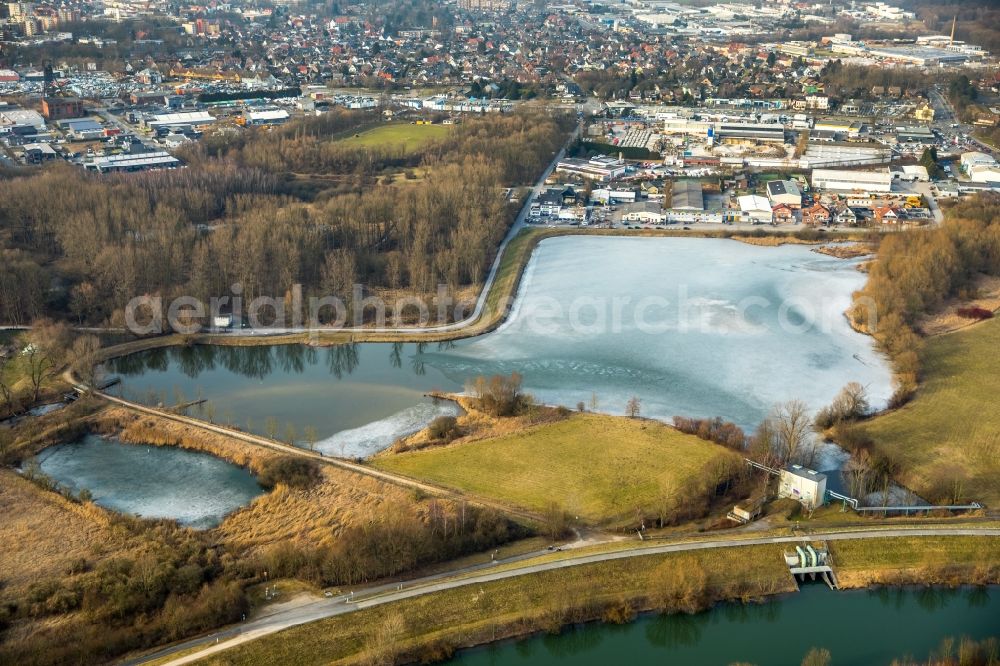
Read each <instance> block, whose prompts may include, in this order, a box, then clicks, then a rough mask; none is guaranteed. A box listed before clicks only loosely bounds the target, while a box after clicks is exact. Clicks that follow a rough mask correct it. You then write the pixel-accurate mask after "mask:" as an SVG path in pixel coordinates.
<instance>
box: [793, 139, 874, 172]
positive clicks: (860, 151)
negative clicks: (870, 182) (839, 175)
mask: <svg viewBox="0 0 1000 666" xmlns="http://www.w3.org/2000/svg"><path fill="white" fill-rule="evenodd" d="M891 159H892V149H891V148H889V147H888V146H885V145H883V144H881V143H874V142H864V143H854V142H822V141H813V140H811V137H810V141H809V143H808V144H807V145H806V150H805V153H804V154H803V155H802V157H801V158H800V159H799V164H800V165H801V167H802V168H804V169H819V168H823V167H835V166H874V165H877V164H886V163H888V162H889V161H890V160H891Z"/></svg>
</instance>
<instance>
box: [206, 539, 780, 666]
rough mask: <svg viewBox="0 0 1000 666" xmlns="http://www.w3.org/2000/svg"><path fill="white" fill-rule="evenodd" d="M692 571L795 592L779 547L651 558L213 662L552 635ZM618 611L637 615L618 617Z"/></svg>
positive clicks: (331, 624)
mask: <svg viewBox="0 0 1000 666" xmlns="http://www.w3.org/2000/svg"><path fill="white" fill-rule="evenodd" d="M694 571H698V572H704V574H705V588H706V590H705V591H706V598H711V599H723V598H754V597H759V596H762V595H766V594H775V593H779V592H786V591H791V590H793V589H794V586H793V582H792V579H791V576H790V575H789V573H788V569H787V568H786V566H785V564H784V561H783V560H782V558H781V548H780V547H778V546H752V547H748V548H745V549H739V550H736V549H733V550H728V551H703V552H698V553H675V554H670V555H650V556H645V557H636V558H631V559H627V560H619V561H612V562H606V563H601V564H593V565H585V566H578V567H571V568H567V569H561V570H555V571H548V572H544V573H540V574H535V575H532V576H521V577H517V578H511V579H507V580H502V581H497V582H493V583H487V584H483V585H477V586H473V587H471V588H458V589H454V590H447V591H444V592H440V593H435V594H431V595H426V596H423V597H417V598H414V599H408V600H406V601H402V602H399V603H395V604H388V605H386V606H383V607H376V608H371V609H367V610H363V611H359V612H357V613H352V614H350V615H346V616H341V617H334V618H330V619H327V620H322V621H320V622H316V623H313V624H308V625H303V626H300V627H293V628H291V629H289V630H286V631H283V632H280V633H278V634H275V635H273V636H269V637H266V638H264V639H262V640H258V641H254V642H251V643H247V644H244V645H242V646H239V647H237V648H234V649H232V650H228V651H226V652H224V653H222V654H220V655H218V656H217V657H215V658H210V659H209V660H207V663H212V664H232V665H237V664H239V665H250V664H271V663H286V664H292V663H294V664H327V663H331V662H335V661H337V663H382V662H380V661H378V660H377V659H375V657H376V656H377V655H385V654H386V653H388V654H394V655H404V656H405V657H406V658H407V659H409V660H411V661H422V660H423V659H424V658H428V657H431V656H436V657H437V658H438V659H440V658H441V657H444V656H446V655H447V653H448V651H450V649H451V648H454V647H457V646H465V645H473V644H477V643H482V642H485V641H489V640H493V639H500V638H504V637H507V636H516V635H523V634H525V633H530V632H532V631H537V630H546V629H548V630H555V629H556V628H558V627H559V626H562V625H563V624H565V623H567V622H576V621H582V620H585V619H609V620H612V621H614V620H615V619H619V618H620V619H628V618H630V617H631V616H632V614H634V610H635V609H643V608H651V607H658V606H661V605H662V603H663V602H662V601H659V600H657V599H656V598H655V597H656V596H657V595H658V594H664V593H669V588H670V587H671V586H672V585H674V584H675V583H676V580H677V578H676V577H674V576H671V573H675V572H686V573H692V572H694ZM668 605H669V602H668ZM621 608H629V609H630V611H631V613H626V614H625V616H624V617H620V616H617V615H613V613H614V610H615V609H621ZM609 610H610V613H609ZM389 628H391V629H392V631H388V629H389ZM419 644H424V645H427V644H430V647H424V648H420V647H417V646H418V645H419ZM345 658H347V659H346V661H345V662H340V661H338V660H341V659H345ZM385 663H391V662H389V661H388V660H387V661H386V662H385Z"/></svg>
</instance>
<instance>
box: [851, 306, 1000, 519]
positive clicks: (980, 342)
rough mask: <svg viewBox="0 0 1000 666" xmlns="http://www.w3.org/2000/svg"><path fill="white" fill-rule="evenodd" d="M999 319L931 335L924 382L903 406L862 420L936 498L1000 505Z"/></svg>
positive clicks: (907, 477) (912, 481)
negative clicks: (911, 398)
mask: <svg viewBox="0 0 1000 666" xmlns="http://www.w3.org/2000/svg"><path fill="white" fill-rule="evenodd" d="M997 349H1000V319H997V318H994V319H990V320H989V321H985V322H983V323H981V324H977V325H975V326H972V327H970V328H966V329H963V330H961V331H957V332H954V333H949V334H946V335H940V336H936V337H932V338H930V339H929V340H928V341H927V345H926V348H925V350H924V359H923V360H924V381H923V384H922V386H921V387H920V390H919V391H918V392H917V395H916V397H915V398H914V399H913V401H911V402H910V403H909V404H907V405H906V406H905V407H903V408H902V409H899V410H897V411H894V412H890V413H888V414H885V415H884V416H879V417H877V418H875V419H874V420H872V421H870V422H869V423H867V424H865V431H866V432H867V433H868V435H869V436H870V437H871V438H872V440H874V445H875V447H876V449H878V450H880V451H883V452H885V453H886V454H887V455H889V456H890V457H891V458H892V459H893V460H896V461H898V462H899V464H900V466H901V469H902V471H901V473H900V477H901V480H902V482H903V483H904V484H906V485H907V486H909V487H910V488H912V489H913V490H914V491H915V492H916V493H917V494H919V495H921V496H924V497H927V498H928V499H932V500H935V501H942V500H948V501H951V500H954V499H955V498H956V495H957V497H958V499H960V500H962V501H968V500H976V501H979V502H983V503H984V504H987V505H989V506H994V507H995V506H997V505H998V504H1000V410H998V409H997V408H996V400H997V395H998V394H1000V353H997Z"/></svg>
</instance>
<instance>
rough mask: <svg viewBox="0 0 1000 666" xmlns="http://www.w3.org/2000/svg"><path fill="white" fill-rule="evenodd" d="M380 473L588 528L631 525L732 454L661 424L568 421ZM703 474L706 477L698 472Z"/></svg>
mask: <svg viewBox="0 0 1000 666" xmlns="http://www.w3.org/2000/svg"><path fill="white" fill-rule="evenodd" d="M373 463H374V464H375V465H376V466H378V467H381V468H384V469H387V470H392V471H394V472H399V473H401V474H405V475H407V476H411V477H414V478H418V479H425V480H429V481H433V482H435V483H438V484H442V485H445V486H449V487H453V488H458V489H461V490H463V491H466V492H470V493H473V494H476V495H481V496H485V497H490V498H492V499H496V500H499V501H502V502H506V503H510V504H514V505H517V506H521V507H524V508H527V509H531V510H535V511H544V510H545V509H546V507H547V506H548V505H549V504H550V503H551V502H553V501H555V502H557V503H559V504H560V505H561V506H562V507H563V508H564V509H565V510H566V511H568V512H569V513H570V514H572V515H574V516H580V518H581V519H583V520H585V521H587V522H591V523H606V522H610V521H615V520H618V519H622V518H633V517H634V514H635V511H636V509H637V508H641V509H643V510H646V511H649V510H650V509H652V508H653V507H654V506H655V505H656V504H657V503H658V502H660V501H661V500H662V499H663V498H664V497H667V498H673V499H674V501H678V500H681V498H683V497H686V496H688V493H697V492H700V490H702V489H700V488H697V487H695V486H692V485H691V484H693V483H694V484H697V483H712V481H710V480H709V478H717V477H714V476H713V475H712V473H711V472H712V471H714V470H716V469H719V467H716V466H717V465H723V466H725V465H728V464H733V463H735V464H738V458H737V456H736V454H734V453H732V452H729V451H727V450H725V449H723V448H722V447H720V446H717V445H715V444H711V443H709V442H705V441H703V440H700V439H698V438H696V437H693V436H690V435H683V434H681V433H679V432H677V431H676V430H674V429H673V428H669V427H667V426H664V425H662V424H659V423H656V422H651V421H644V420H633V419H625V418H609V417H607V416H598V415H593V414H573V415H572V416H570V417H569V418H567V419H564V420H562V421H558V422H555V423H548V424H543V425H540V426H534V427H530V428H528V429H527V430H525V431H524V432H520V433H516V434H512V435H507V436H502V437H496V438H490V439H484V440H479V441H472V442H464V443H459V444H455V445H452V446H447V447H441V448H435V449H428V450H424V451H416V452H412V453H403V454H398V455H392V456H383V457H379V458H376V459H375V460H374V461H373ZM706 471H708V472H709V473H708V474H706V473H705V472H706Z"/></svg>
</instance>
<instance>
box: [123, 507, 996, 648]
mask: <svg viewBox="0 0 1000 666" xmlns="http://www.w3.org/2000/svg"><path fill="white" fill-rule="evenodd" d="M914 536H928V537H940V536H983V537H985V536H1000V528H975V527H937V528H928V527H921V528H911V529H905V528H897V529H875V530H873V529H866V530H854V531H845V532H816V533H812V534H809V535H804V536H769V537H753V538H739V537H735V536H734V537H729V538H724V539H712V540H707V541H694V542H690V541H689V542H681V543H669V544H663V545H659V546H643V545H636V546H634V547H632V548H628V549H623V550H616V551H611V552H606V553H593V554H589V555H578V556H574V557H567V558H565V559H561V560H554V561H550V562H542V563H538V564H525V565H523V566H519V567H512V568H507V569H504V570H502V571H488V569H493V568H496V567H498V566H500V565H505V564H511V563H516V562H518V561H523V560H526V559H531V558H534V557H537V556H538V555H540V554H543V553H544V552H546V551H539V552H536V553H530V554H527V555H521V556H518V557H514V558H509V559H507V560H501V561H497V562H491V563H487V564H484V565H478V566H475V567H468V568H466V569H462V570H458V571H452V572H448V573H443V574H437V575H434V576H426V577H423V578H417V579H413V580H410V581H407V582H405V583H402V584H399V583H395V584H391V585H382V586H379V587H376V588H371V589H368V590H365V591H364V592H363V593H362V595H363V596H358V595H349V596H340V597H337V598H333V599H322V600H318V601H314V602H311V603H307V604H302V605H298V606H295V607H290V608H286V609H282V610H277V611H276V612H273V613H270V614H268V615H265V616H263V617H260V618H258V619H256V620H251V621H249V622H246V623H243V624H241V625H238V626H235V627H230V628H228V629H224V630H221V631H217V632H214V633H211V634H208V635H206V636H202V637H201V638H197V639H194V640H190V641H186V642H184V643H179V644H177V645H174V646H171V647H169V648H166V649H164V650H160V651H158V652H154V653H151V654H148V655H145V656H143V657H139V658H136V659H132V660H128V661H125V662H123V664H124V666H133V665H138V664H143V663H146V662H149V661H154V660H161V659H164V658H166V657H169V656H170V655H171V654H177V653H179V652H187V651H188V650H192V649H196V648H198V647H201V646H207V647H205V648H204V649H202V650H198V651H197V652H194V653H191V654H185V655H183V656H180V657H178V658H176V659H173V660H170V661H166V662H163V664H162V665H161V666H180V665H181V664H190V663H193V662H195V661H198V660H200V659H204V658H205V657H208V656H211V655H213V654H217V653H219V652H222V651H224V650H227V649H229V648H232V647H235V646H237V645H241V644H243V643H247V642H249V641H253V640H256V639H258V638H262V637H264V636H268V635H270V634H273V633H276V632H278V631H281V630H283V629H287V628H289V627H294V626H296V625H300V624H305V623H308V622H315V621H317V620H322V619H324V618H329V617H333V616H336V615H343V614H346V613H352V612H354V611H358V610H363V609H366V608H372V607H375V606H381V605H383V604H389V603H393V602H396V601H402V600H404V599H410V598H413V597H418V596H422V595H425V594H432V593H434V592H442V591H445V590H451V589H455V588H458V587H465V586H468V585H481V584H483V583H489V582H493V581H499V580H504V579H507V578H515V577H518V576H526V575H530V574H536V573H541V572H544V571H553V570H556V569H565V568H568V567H577V566H582V565H586V564H595V563H599V562H608V561H612V560H621V559H627V558H632V557H644V556H647V555H662V554H667V553H679V552H684V551H695V550H711V549H718V548H738V547H741V546H757V545H764V544H782V543H803V542H811V541H821V540H825V541H842V540H849V539H886V538H892V537H914ZM484 569H486V570H487V571H485V572H483V573H475V572H476V571H482V570H484ZM470 573H471V574H472V575H469V574H470ZM456 575H461V577H458V578H456V577H454V576H456Z"/></svg>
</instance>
